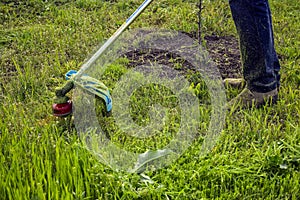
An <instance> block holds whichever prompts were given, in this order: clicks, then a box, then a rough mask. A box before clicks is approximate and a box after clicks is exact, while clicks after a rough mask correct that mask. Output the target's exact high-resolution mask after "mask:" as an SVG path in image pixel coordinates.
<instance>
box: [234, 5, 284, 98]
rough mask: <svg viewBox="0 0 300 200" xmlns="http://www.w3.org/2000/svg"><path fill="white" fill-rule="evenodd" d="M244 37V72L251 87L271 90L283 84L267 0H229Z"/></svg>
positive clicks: (239, 32)
mask: <svg viewBox="0 0 300 200" xmlns="http://www.w3.org/2000/svg"><path fill="white" fill-rule="evenodd" d="M229 4H230V8H231V12H232V16H233V19H234V22H235V25H236V28H237V31H238V35H239V38H240V49H241V56H242V65H243V75H244V79H245V80H246V82H247V88H248V89H249V90H250V91H253V92H259V93H267V92H269V91H272V90H274V89H276V88H277V87H278V85H279V69H280V65H279V61H278V58H277V55H276V52H275V49H274V39H273V30H272V20H271V13H270V8H269V4H268V1H267V0H229Z"/></svg>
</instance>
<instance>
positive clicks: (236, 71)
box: [125, 33, 242, 79]
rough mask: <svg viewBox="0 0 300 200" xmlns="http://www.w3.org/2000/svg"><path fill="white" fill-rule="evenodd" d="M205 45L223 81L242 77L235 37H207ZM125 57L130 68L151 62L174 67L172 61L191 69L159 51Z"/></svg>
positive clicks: (135, 53)
mask: <svg viewBox="0 0 300 200" xmlns="http://www.w3.org/2000/svg"><path fill="white" fill-rule="evenodd" d="M186 34H187V35H188V36H190V37H192V38H196V37H195V35H194V34H190V33H186ZM203 44H204V45H205V47H206V50H207V51H208V52H209V56H210V57H211V59H212V60H213V61H214V63H215V65H216V66H217V67H218V69H219V71H220V74H221V76H222V78H223V79H224V78H238V77H242V69H241V61H240V51H239V44H238V40H237V39H236V38H235V37H234V36H216V35H206V36H205V37H204V41H203ZM125 56H126V57H127V58H128V59H129V65H128V67H136V66H138V65H142V64H146V63H147V62H149V61H151V62H153V61H155V62H157V63H158V64H163V65H167V66H173V65H174V62H173V63H170V59H172V60H173V61H174V60H175V61H176V62H179V63H181V64H182V65H183V68H182V69H180V70H183V71H186V69H190V66H189V63H188V62H186V61H184V60H182V59H181V58H179V57H178V56H176V55H172V54H170V53H168V52H161V51H158V50H151V51H147V52H145V51H138V50H136V51H131V52H128V53H127V54H126V55H125Z"/></svg>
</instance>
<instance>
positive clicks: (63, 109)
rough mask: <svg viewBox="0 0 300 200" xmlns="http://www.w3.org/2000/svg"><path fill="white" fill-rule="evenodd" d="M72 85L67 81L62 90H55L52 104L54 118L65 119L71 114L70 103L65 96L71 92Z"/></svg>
mask: <svg viewBox="0 0 300 200" xmlns="http://www.w3.org/2000/svg"><path fill="white" fill-rule="evenodd" d="M73 87H74V83H73V82H72V81H68V82H67V83H66V84H65V85H64V86H63V87H62V88H56V91H55V95H56V97H55V98H54V104H53V105H52V111H53V115H54V116H56V117H66V116H68V115H70V114H71V113H72V101H71V100H70V98H69V97H67V96H66V94H67V93H68V92H69V91H70V90H72V89H73Z"/></svg>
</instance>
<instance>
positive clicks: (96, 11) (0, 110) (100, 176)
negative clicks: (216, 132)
mask: <svg viewBox="0 0 300 200" xmlns="http://www.w3.org/2000/svg"><path fill="white" fill-rule="evenodd" d="M141 3H142V2H141V1H137V0H130V1H127V0H126V1H125V0H120V1H94V0H76V1H69V0H53V1H41V0H28V1H10V0H4V1H1V2H0V11H1V12H0V22H1V23H0V199H299V198H300V187H299V180H300V128H299V122H300V117H299V114H300V105H299V104H300V101H299V100H300V88H299V87H300V51H299V47H300V34H299V33H300V13H299V10H300V4H299V3H298V2H297V1H296V0H282V1H275V0H271V1H270V4H271V9H272V11H273V21H274V32H275V43H276V48H277V50H278V53H279V54H280V55H281V64H282V72H281V74H282V87H281V89H280V94H279V96H280V100H279V102H278V104H277V105H275V106H273V107H264V108H262V109H257V110H244V111H241V112H238V113H228V114H227V117H226V127H225V129H224V130H223V132H222V135H221V138H220V140H219V142H218V144H217V145H216V146H215V148H214V149H213V151H212V152H210V153H209V154H207V155H206V156H203V157H200V156H199V151H200V148H201V145H200V144H199V143H198V142H195V144H194V145H193V146H191V148H190V149H189V150H188V151H186V152H185V153H184V155H182V156H181V158H180V159H178V160H177V161H176V162H174V163H173V164H172V165H170V166H168V167H166V168H163V169H160V170H157V171H154V172H146V173H145V175H147V176H149V177H150V178H151V179H152V181H153V182H147V181H142V179H141V177H140V176H139V175H137V174H128V173H123V172H115V171H113V170H111V169H109V168H108V167H107V166H104V165H102V164H101V163H100V162H98V160H97V159H96V158H95V157H94V156H92V155H91V154H90V152H88V151H87V150H85V149H84V148H81V146H80V144H81V142H80V140H79V139H78V137H77V134H76V130H75V129H72V128H71V129H70V128H69V129H68V128H66V126H64V122H61V121H59V120H58V119H56V118H54V117H52V116H51V115H52V113H51V105H52V103H53V102H52V101H53V100H52V99H53V97H54V90H55V88H56V87H58V86H61V85H62V84H63V83H64V82H65V81H64V74H65V73H66V72H67V71H68V70H70V69H78V68H79V67H80V65H81V64H82V62H83V61H84V60H85V59H86V58H87V57H88V56H89V55H91V53H92V52H93V51H94V50H95V48H96V47H97V46H98V45H99V44H100V43H102V42H103V41H104V40H105V39H107V38H108V37H110V36H111V35H112V34H113V33H114V31H115V30H116V29H117V28H118V27H119V26H120V25H121V24H122V23H123V21H124V20H125V19H126V18H127V17H128V16H129V15H130V14H131V13H132V12H133V11H134V10H135V9H136V8H137V7H138V6H139V4H141ZM203 6H204V9H203V13H202V22H203V28H202V30H203V34H202V36H204V35H211V34H216V35H233V36H236V32H235V28H234V24H233V21H232V18H231V15H230V10H229V7H228V2H227V1H215V0H211V1H206V0H205V1H204V3H203ZM137 27H157V28H165V29H171V30H179V31H184V32H195V31H197V28H198V27H197V1H194V0H189V1H183V0H172V1H165V0H162V1H155V2H153V3H152V4H151V5H150V6H149V8H147V10H146V11H145V12H144V13H143V14H142V15H141V16H140V17H139V19H138V20H137V21H136V22H135V23H134V24H133V25H132V26H131V28H137ZM118 69H119V68H118ZM119 70H122V69H119ZM111 76H114V73H113V72H111ZM233 92H235V93H237V91H233ZM128 148H130V147H128Z"/></svg>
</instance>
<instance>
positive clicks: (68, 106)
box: [52, 100, 72, 117]
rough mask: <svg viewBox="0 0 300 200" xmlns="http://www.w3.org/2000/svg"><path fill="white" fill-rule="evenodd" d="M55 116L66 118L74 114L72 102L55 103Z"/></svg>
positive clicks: (53, 108) (53, 107)
mask: <svg viewBox="0 0 300 200" xmlns="http://www.w3.org/2000/svg"><path fill="white" fill-rule="evenodd" d="M52 110H53V115H54V116H56V117H66V116H68V115H70V114H71V113H72V101H71V100H68V101H67V102H66V103H55V104H53V105H52Z"/></svg>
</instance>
